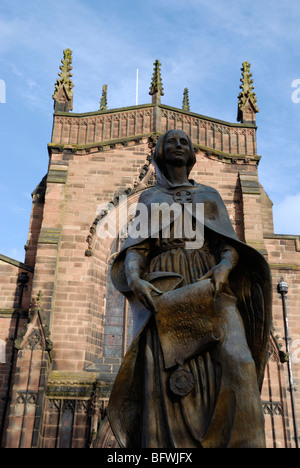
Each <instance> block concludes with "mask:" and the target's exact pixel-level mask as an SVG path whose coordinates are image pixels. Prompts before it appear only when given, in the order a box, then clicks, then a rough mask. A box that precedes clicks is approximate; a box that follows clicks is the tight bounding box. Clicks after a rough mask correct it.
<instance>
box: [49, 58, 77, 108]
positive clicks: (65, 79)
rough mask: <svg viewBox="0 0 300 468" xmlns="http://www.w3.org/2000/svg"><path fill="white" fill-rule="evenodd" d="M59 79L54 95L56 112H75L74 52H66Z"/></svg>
mask: <svg viewBox="0 0 300 468" xmlns="http://www.w3.org/2000/svg"><path fill="white" fill-rule="evenodd" d="M61 63H62V65H60V67H59V68H60V70H61V71H60V73H59V74H58V76H59V78H58V79H57V81H56V84H55V89H54V94H53V96H52V98H53V99H54V111H55V112H69V111H70V110H73V88H74V85H73V83H72V79H71V78H72V73H71V70H72V69H73V67H72V66H71V63H72V51H71V49H66V50H64V58H63V60H62V61H61Z"/></svg>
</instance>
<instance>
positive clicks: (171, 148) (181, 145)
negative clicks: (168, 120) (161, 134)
mask: <svg viewBox="0 0 300 468" xmlns="http://www.w3.org/2000/svg"><path fill="white" fill-rule="evenodd" d="M190 156H191V148H190V144H189V141H188V139H187V137H186V134H185V133H184V132H182V131H181V130H174V131H172V132H169V134H168V136H167V138H166V140H165V143H164V160H165V163H168V164H170V165H173V166H186V165H187V163H188V161H189V158H190Z"/></svg>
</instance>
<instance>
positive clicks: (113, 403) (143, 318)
mask: <svg viewBox="0 0 300 468" xmlns="http://www.w3.org/2000/svg"><path fill="white" fill-rule="evenodd" d="M156 171H157V174H158V182H157V184H156V185H155V186H154V187H152V188H149V189H147V190H145V191H144V192H142V194H141V196H140V199H139V203H143V204H144V205H145V206H146V207H147V210H148V213H149V220H150V211H151V205H152V204H153V203H160V204H161V203H166V204H167V205H169V206H171V205H172V204H173V203H174V194H176V193H177V192H178V190H179V191H180V190H187V191H188V192H189V193H190V194H191V198H192V205H195V204H196V203H203V204H204V232H205V237H208V238H210V237H213V238H214V239H217V242H218V243H220V245H221V244H224V245H229V246H232V247H233V248H234V249H235V250H236V251H237V253H238V255H239V261H238V264H237V266H236V267H235V268H234V270H233V271H232V272H231V274H230V276H229V286H230V290H231V291H232V294H233V296H234V297H235V299H236V302H235V304H236V306H235V307H234V308H235V310H237V311H238V312H234V313H233V315H232V317H233V318H232V320H231V323H230V324H229V321H228V326H227V329H228V330H229V329H232V328H234V327H235V326H236V327H237V329H239V330H240V332H239V333H240V335H245V341H246V344H247V347H248V349H249V351H250V356H251V357H252V359H253V361H254V368H255V379H256V382H255V383H253V379H252V382H250V381H249V382H247V383H246V384H245V385H246V386H249V385H250V386H251V385H254V387H255V386H256V387H257V390H258V392H260V391H261V388H262V383H263V377H264V370H265V365H266V362H267V358H268V343H269V336H270V330H271V320H272V319H271V303H272V298H271V275H270V270H269V266H268V263H267V261H266V260H265V258H264V257H263V255H261V254H260V253H259V252H258V251H257V250H255V249H253V248H252V247H250V246H248V245H247V244H245V243H243V242H241V241H240V240H239V239H238V237H237V235H236V233H235V231H234V229H233V227H232V224H231V221H230V219H229V216H228V213H227V210H226V207H225V205H224V203H223V201H222V199H221V197H220V195H219V193H218V192H217V190H215V189H213V188H211V187H208V186H205V185H202V184H198V183H196V182H195V181H193V180H189V183H190V185H182V186H173V185H172V184H171V183H170V182H169V181H168V180H167V179H166V178H165V177H164V175H163V174H162V173H161V171H160V169H159V168H157V167H156ZM193 216H195V213H194V212H193ZM175 217H176V214H174V213H173V217H172V216H171V219H170V224H172V223H174V221H175ZM201 221H202V222H203V220H200V222H201ZM153 234H155V233H153V231H152V232H151V226H150V221H149V226H148V238H150V237H151V235H152V237H153ZM144 241H145V236H143V238H136V236H135V238H132V237H130V236H129V237H128V239H127V240H126V242H125V243H124V244H123V246H122V248H121V250H120V252H119V254H118V255H117V256H116V258H115V260H114V262H113V265H112V269H111V278H112V281H113V284H114V286H115V287H116V289H117V290H119V291H120V292H122V293H123V294H124V295H125V297H127V298H128V300H129V302H130V303H131V306H132V311H133V321H134V339H133V342H132V344H131V346H130V348H129V350H128V352H127V354H126V355H125V358H124V361H123V364H122V365H121V368H120V370H119V373H118V375H117V377H116V380H115V383H114V386H113V389H112V393H111V397H110V401H109V405H108V417H109V421H110V425H111V427H112V430H113V432H114V435H115V436H116V438H117V440H118V442H119V444H120V446H121V447H145V446H146V447H147V446H152V447H154V446H158V447H175V448H178V447H209V448H210V447H230V446H234V440H235V438H236V436H234V434H233V432H234V430H233V427H234V423H233V419H234V418H235V417H236V418H238V417H240V418H242V417H243V418H245V419H247V414H246V413H245V412H247V411H249V417H250V414H251V413H253V409H251V405H250V404H249V406H248V410H247V408H246V405H247V404H248V402H243V403H240V406H241V407H240V408H239V403H237V398H236V396H235V395H234V393H238V391H239V390H238V389H233V388H231V383H230V382H229V383H227V384H224V385H223V384H222V383H219V384H218V386H217V385H215V388H213V386H214V384H213V383H212V382H210V379H212V380H213V381H214V380H215V381H217V380H219V381H220V382H221V381H222V378H223V377H222V375H225V374H226V372H227V373H228V379H227V381H229V380H230V379H231V380H232V379H233V378H234V379H235V378H236V381H237V382H238V380H239V377H238V376H237V377H236V375H235V370H233V371H231V370H230V372H229V371H227V370H226V369H227V368H226V365H225V364H224V365H222V352H223V351H222V347H221V345H220V346H219V348H220V350H219V352H217V355H218V358H215V360H216V361H218V363H217V364H216V362H213V361H214V356H213V353H210V352H209V351H208V352H207V353H203V355H202V358H201V359H202V361H201V366H202V367H201V366H200V367H199V366H198V367H197V369H198V370H194V371H193V372H194V374H196V373H198V374H199V373H203V372H204V373H205V372H206V374H207V376H206V377H205V378H204V377H203V378H202V381H201V376H200V377H199V378H197V379H198V380H197V385H196V388H195V390H194V391H193V392H194V393H193V392H192V393H193V395H194V400H195V401H196V399H197V396H195V392H197V391H198V393H199V392H203V391H204V390H203V387H205V388H206V387H207V388H208V389H207V388H206V390H205V391H206V392H207V394H208V397H207V398H208V400H211V399H213V400H214V402H213V404H212V410H211V411H210V412H209V411H208V412H206V413H205V408H203V413H205V418H206V421H205V423H201V424H200V421H201V417H203V415H202V416H201V415H200V414H199V425H200V426H201V430H199V431H197V429H195V428H194V429H193V427H192V426H193V424H194V426H195V424H197V422H196V423H191V428H190V429H189V428H188V426H189V423H187V425H185V423H183V424H181V421H184V420H186V418H187V417H186V414H185V413H187V412H188V411H190V416H188V417H190V418H191V419H193V418H194V415H193V414H192V412H191V411H193V404H194V403H193V401H192V399H193V395H192V394H191V395H189V396H188V397H184V398H182V399H181V401H180V398H177V399H176V398H173V396H170V395H167V396H166V397H165V396H163V397H160V393H161V392H162V393H164V392H165V393H168V389H167V388H166V383H165V380H166V378H165V376H164V374H165V371H164V365H163V359H162V358H161V350H160V343H159V336H158V334H157V331H155V330H156V325H155V321H154V319H153V315H152V314H151V312H150V311H149V310H148V309H146V308H145V307H144V306H142V305H141V303H140V302H139V301H137V299H136V297H135V296H134V294H133V293H132V291H131V290H130V288H129V286H128V283H127V279H126V274H125V267H124V262H125V258H126V253H127V252H128V249H134V248H136V249H139V247H141V246H142V245H143V242H144ZM145 279H147V278H145ZM222 297H223V298H224V301H225V302H226V300H227V299H226V295H221V298H220V300H219V302H220V301H222V300H223V299H222ZM227 298H228V297H227ZM222 307H223V306H222V305H221V308H222ZM223 309H224V311H225V312H224V313H225V315H226V313H227V312H226V310H225V309H226V307H225V308H224V307H223ZM230 310H233V309H232V308H231V309H230V307H229V308H228V311H229V312H228V314H229V315H230V313H231V312H230ZM187 313H188V311H187ZM235 314H237V315H235ZM232 325H233V327H232ZM149 330H150V331H151V332H150V333H149ZM228 333H229V335H230V337H229V342H230V341H232V340H233V338H232V336H233V332H232V331H229V332H228ZM229 346H230V343H229ZM149 350H150V351H151V352H150V351H149ZM149 352H150V358H149V357H147V353H148V354H149ZM241 353H242V352H241ZM232 354H234V353H232ZM145 356H146V357H145ZM200 357H201V356H199V359H200ZM246 360H249V358H248V357H247V359H246ZM149 362H151V366H150V367H151V371H149V372H148V373H147V372H146V371H145V367H147V366H148V367H149V365H150V364H149ZM195 362H196V361H195ZM199 362H200V361H199ZM197 365H198V364H197ZM193 366H194V364H193V360H191V363H190V364H189V367H190V369H192V367H193ZM232 366H233V367H236V368H237V369H238V368H239V367H241V365H240V363H239V362H238V357H237V362H236V363H233V364H232ZM199 369H200V370H199ZM201 369H202V370H201ZM203 369H206V370H203ZM211 369H212V370H211ZM241 369H242V367H241ZM243 372H244V371H243V369H242V370H241V373H243ZM212 374H213V375H212ZM229 374H230V377H229ZM232 375H234V377H232ZM210 376H211V377H210ZM245 378H246V377H245ZM250 380H251V378H250ZM224 381H225V380H224ZM226 385H227V387H228V388H225V387H226ZM238 385H239V384H238V383H237V387H238ZM241 385H242V384H241ZM245 385H244V386H245ZM223 386H224V389H223ZM145 387H147V392H148V394H149V392H150V397H149V398H150V399H149V398H148V400H149V401H148V407H145V405H146V406H147V402H145V401H144V396H143V395H144V394H145ZM154 387H155V388H154ZM210 387H211V390H210ZM222 389H223V390H222ZM153 395H155V399H154V396H153ZM151 398H152V400H151ZM246 398H248V397H246ZM153 399H154V400H153ZM157 399H158V400H159V402H158V403H157ZM222 399H223V400H226V399H228V401H230V403H228V405H227V404H225V403H224V401H221V402H220V401H219V403H218V400H222ZM244 399H245V398H244ZM184 401H186V404H185V403H184ZM153 402H154V403H153ZM153 404H154V405H157V408H156V413H155V414H156V416H154V417H156V418H158V419H161V421H160V422H159V423H157V422H156V423H155V427H154V429H153V431H154V432H157V435H155V434H154V436H153V437H152V435H149V434H148V436H149V437H148V439H147V437H146V439H145V438H144V439H143V437H140V435H139V434H141V433H143V432H145V431H146V433H147V431H148V433H149V432H150V431H151V427H150V426H151V421H150V422H149V418H148V416H147V414H146V412H147V411H149V412H150V413H151V411H152V406H153ZM188 405H189V407H188ZM243 405H244V406H243ZM242 406H243V407H242ZM170 408H171V410H170ZM189 408H190V409H189ZM195 408H196V410H195V411H197V408H198V407H197V405H196V404H195ZM220 408H221V409H220ZM245 408H246V409H245ZM218 412H219V413H218ZM243 412H244V413H245V414H244V415H243V416H242V415H241V414H240V413H243ZM164 414H166V416H164ZM234 415H236V416H234ZM237 415H239V416H237ZM176 418H178V421H179V422H178V421H177V422H176ZM172 420H174V421H175V422H174V421H173V422H172ZM195 421H197V419H195ZM246 423H247V421H245V424H246ZM243 424H244V423H242V425H243ZM254 424H256V423H254ZM259 424H261V421H260V423H259ZM242 425H240V427H242ZM145 426H146V427H145ZM148 426H149V427H148ZM178 426H184V427H178ZM185 426H186V427H185ZM220 426H222V427H221V429H220ZM238 430H239V431H240V429H238ZM253 430H255V428H251V424H250V422H249V431H253ZM187 432H191V433H192V435H191V434H190V433H189V434H188V435H186V434H187ZM175 433H176V434H175ZM149 438H150V440H151V443H150V445H147V444H148V443H149V442H147V441H145V440H149ZM153 438H154V442H153V440H152V439H153ZM155 438H157V440H158V442H157V445H155V444H156V442H155ZM191 441H192V442H191ZM151 444H152V445H151ZM241 445H243V444H241ZM254 445H255V443H254ZM237 446H238V444H237ZM244 446H247V444H244ZM250 446H251V444H250Z"/></svg>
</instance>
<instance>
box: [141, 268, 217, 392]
mask: <svg viewBox="0 0 300 468" xmlns="http://www.w3.org/2000/svg"><path fill="white" fill-rule="evenodd" d="M149 281H150V282H151V283H152V284H153V285H155V286H156V287H157V288H158V289H160V290H161V291H163V294H162V295H156V294H153V300H154V302H155V304H156V308H157V313H156V314H155V319H156V325H157V330H158V335H159V339H160V344H161V348H162V352H163V357H164V364H165V369H166V370H168V369H171V368H172V367H174V366H177V370H175V372H173V374H172V375H171V377H170V387H171V390H172V391H173V392H174V393H176V394H178V395H180V396H184V395H186V394H188V393H189V392H190V391H191V390H192V388H193V376H192V374H191V373H190V372H189V371H188V370H187V369H186V368H184V367H183V364H184V362H185V361H187V360H189V359H191V358H193V357H195V356H197V355H200V354H201V353H203V352H205V351H208V350H209V349H210V348H211V347H212V346H213V345H214V344H216V343H218V342H219V341H220V339H221V333H220V327H219V322H218V316H217V312H216V307H215V302H214V298H213V286H212V283H211V280H210V279H207V280H203V281H198V282H197V283H193V284H190V285H187V286H183V287H178V286H179V285H180V283H181V282H182V277H181V275H178V274H172V273H170V274H168V273H162V272H156V273H152V274H151V275H150V277H149Z"/></svg>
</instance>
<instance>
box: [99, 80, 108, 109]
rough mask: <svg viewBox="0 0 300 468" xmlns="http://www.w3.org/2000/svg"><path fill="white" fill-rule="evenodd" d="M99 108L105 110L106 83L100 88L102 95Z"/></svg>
mask: <svg viewBox="0 0 300 468" xmlns="http://www.w3.org/2000/svg"><path fill="white" fill-rule="evenodd" d="M100 110H101V111H104V110H107V85H106V84H105V85H103V88H102V97H101V101H100Z"/></svg>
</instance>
